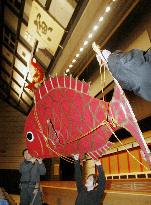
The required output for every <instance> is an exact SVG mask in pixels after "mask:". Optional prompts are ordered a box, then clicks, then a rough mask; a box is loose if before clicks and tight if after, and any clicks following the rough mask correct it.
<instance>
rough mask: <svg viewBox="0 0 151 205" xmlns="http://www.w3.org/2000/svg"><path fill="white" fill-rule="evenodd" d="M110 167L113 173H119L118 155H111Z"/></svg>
mask: <svg viewBox="0 0 151 205" xmlns="http://www.w3.org/2000/svg"><path fill="white" fill-rule="evenodd" d="M110 167H111V173H112V174H117V173H118V161H117V155H112V156H110Z"/></svg>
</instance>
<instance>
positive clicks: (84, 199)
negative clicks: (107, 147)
mask: <svg viewBox="0 0 151 205" xmlns="http://www.w3.org/2000/svg"><path fill="white" fill-rule="evenodd" d="M74 159H75V179H76V186H77V191H78V195H77V198H76V203H75V204H76V205H100V201H101V199H102V198H103V195H104V189H105V175H104V171H103V168H102V166H101V162H100V161H99V160H98V161H95V164H96V166H97V169H98V172H99V176H98V179H97V177H96V175H94V174H90V175H89V176H88V177H87V179H86V182H85V184H83V182H82V175H81V168H80V161H79V155H78V154H77V155H74Z"/></svg>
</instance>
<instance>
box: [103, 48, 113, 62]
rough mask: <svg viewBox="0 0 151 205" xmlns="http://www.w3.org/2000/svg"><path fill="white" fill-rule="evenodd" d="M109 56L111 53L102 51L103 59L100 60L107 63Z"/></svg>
mask: <svg viewBox="0 0 151 205" xmlns="http://www.w3.org/2000/svg"><path fill="white" fill-rule="evenodd" d="M110 54H111V51H108V50H106V49H104V50H103V51H102V57H103V58H102V60H103V61H104V59H105V61H106V62H108V58H109V56H110Z"/></svg>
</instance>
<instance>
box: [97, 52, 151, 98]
mask: <svg viewBox="0 0 151 205" xmlns="http://www.w3.org/2000/svg"><path fill="white" fill-rule="evenodd" d="M97 59H98V61H99V62H100V61H103V62H105V63H108V68H109V71H110V72H111V73H112V75H113V77H114V78H115V79H116V80H117V81H118V82H119V84H120V85H121V87H122V88H123V89H125V90H129V91H133V93H134V94H135V95H138V96H140V97H142V98H144V99H145V100H147V101H151V91H150V90H151V80H150V78H151V48H150V49H148V50H147V51H146V52H144V51H142V50H140V49H132V50H130V51H127V52H122V51H119V50H117V51H115V52H113V53H111V52H110V51H108V50H103V51H100V53H99V54H97Z"/></svg>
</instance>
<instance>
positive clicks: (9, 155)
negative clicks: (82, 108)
mask: <svg viewBox="0 0 151 205" xmlns="http://www.w3.org/2000/svg"><path fill="white" fill-rule="evenodd" d="M93 42H96V44H97V45H99V48H100V49H101V50H102V49H107V50H109V51H111V52H114V51H116V50H121V51H123V52H127V51H130V50H132V49H140V50H143V51H147V50H148V49H149V48H150V47H151V1H149V0H0V200H1V199H6V200H7V201H8V204H10V205H19V194H20V189H19V181H20V173H19V165H20V163H21V162H22V160H23V156H22V150H23V149H25V147H26V143H25V139H24V125H25V122H26V118H27V116H28V115H29V113H30V112H31V111H32V108H33V106H34V103H35V97H34V93H33V91H32V90H30V89H28V88H27V85H28V84H30V83H32V82H33V78H32V76H31V75H30V69H32V68H31V60H32V59H34V62H36V65H38V66H39V67H40V68H42V72H43V73H44V75H45V79H49V78H50V77H55V76H63V75H64V76H67V77H69V78H70V76H72V77H73V78H74V79H79V80H80V81H83V82H84V83H88V84H90V89H89V95H90V96H92V97H94V98H97V99H99V100H103V101H104V100H105V101H106V102H110V101H111V100H112V96H113V91H114V87H115V83H114V80H113V77H112V75H111V74H110V72H109V71H108V69H105V70H104V71H102V70H101V71H100V65H99V62H98V61H97V58H96V53H95V51H94V50H93V48H92V43H93ZM102 75H103V76H105V78H104V79H105V80H104V81H103V83H102ZM124 93H125V96H126V97H127V99H128V101H129V104H130V106H131V108H132V110H133V113H134V115H135V117H136V120H137V123H138V125H139V127H140V130H141V132H142V133H143V137H144V139H145V142H146V143H147V145H148V147H149V149H150V150H151V101H147V100H145V99H143V98H142V97H140V96H137V95H135V94H134V93H133V92H131V91H127V90H124ZM73 103H74V102H73ZM77 111H78V110H77ZM115 133H116V136H118V139H117V138H116V137H115V135H114V134H112V135H111V137H110V139H109V140H110V141H111V142H112V143H113V144H112V146H111V147H110V148H109V149H108V150H106V151H105V152H104V153H103V154H102V155H101V156H100V157H99V160H100V161H101V164H102V166H103V169H104V172H105V177H106V187H105V194H104V197H103V200H102V202H100V205H101V204H102V205H117V204H120V205H150V204H151V171H150V170H151V169H150V166H149V164H148V162H147V161H146V160H145V159H144V158H143V157H142V156H141V154H140V150H141V148H140V146H139V142H138V141H137V140H136V138H135V137H134V136H132V135H131V133H130V132H128V131H127V130H126V129H124V128H120V129H118V130H117V131H116V132H115ZM68 157H69V159H72V157H71V156H68ZM138 161H139V162H140V163H138ZM43 162H44V164H45V166H46V175H44V176H42V177H41V187H42V191H43V201H44V202H45V203H47V204H49V205H69V204H70V205H72V204H75V200H76V196H77V190H76V185H75V179H74V164H73V163H69V162H68V161H66V160H64V159H63V158H62V157H61V158H60V157H52V158H45V159H44V160H43ZM142 164H143V165H142ZM91 171H92V172H97V171H96V168H95V166H94V165H93V163H92V160H91V158H90V157H88V158H87V160H84V161H83V176H84V177H85V176H87V175H88V173H91Z"/></svg>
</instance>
